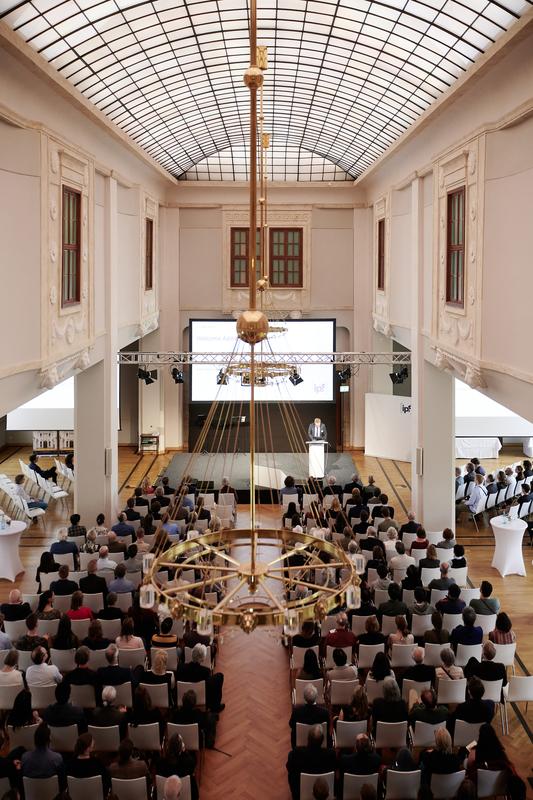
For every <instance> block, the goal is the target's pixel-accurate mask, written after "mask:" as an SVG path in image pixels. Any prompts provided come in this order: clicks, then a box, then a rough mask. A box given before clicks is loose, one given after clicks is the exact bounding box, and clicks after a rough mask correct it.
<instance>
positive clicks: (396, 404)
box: [365, 393, 411, 461]
mask: <svg viewBox="0 0 533 800" xmlns="http://www.w3.org/2000/svg"><path fill="white" fill-rule="evenodd" d="M365 455H366V456H375V457H377V458H392V459H395V460H397V461H411V398H410V397H395V396H393V395H390V394H375V393H369V394H367V395H366V403H365Z"/></svg>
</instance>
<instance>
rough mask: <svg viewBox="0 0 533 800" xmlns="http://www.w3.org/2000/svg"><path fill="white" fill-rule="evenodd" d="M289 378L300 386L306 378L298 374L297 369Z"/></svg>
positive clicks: (294, 384)
mask: <svg viewBox="0 0 533 800" xmlns="http://www.w3.org/2000/svg"><path fill="white" fill-rule="evenodd" d="M289 380H290V382H291V383H292V385H293V386H298V384H299V383H303V382H304V379H303V378H302V376H301V375H299V374H298V371H297V370H294V372H293V373H292V375H289Z"/></svg>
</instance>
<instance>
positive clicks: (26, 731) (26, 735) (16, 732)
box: [7, 722, 77, 751]
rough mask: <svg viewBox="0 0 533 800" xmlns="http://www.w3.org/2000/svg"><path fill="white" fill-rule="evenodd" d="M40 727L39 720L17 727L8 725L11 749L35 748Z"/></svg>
mask: <svg viewBox="0 0 533 800" xmlns="http://www.w3.org/2000/svg"><path fill="white" fill-rule="evenodd" d="M38 727H39V723H38V722H36V723H35V725H23V726H22V727H21V728H16V729H15V728H13V727H12V726H11V725H8V726H7V732H8V735H9V750H10V751H11V750H14V749H15V748H16V747H24V749H25V750H33V749H34V747H35V743H34V736H35V731H36V730H37V728H38ZM76 736H77V729H76Z"/></svg>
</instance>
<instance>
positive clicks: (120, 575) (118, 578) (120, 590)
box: [109, 562, 135, 594]
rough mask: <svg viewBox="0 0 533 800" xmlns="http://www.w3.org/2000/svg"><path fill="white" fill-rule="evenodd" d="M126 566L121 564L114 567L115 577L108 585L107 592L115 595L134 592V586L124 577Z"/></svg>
mask: <svg viewBox="0 0 533 800" xmlns="http://www.w3.org/2000/svg"><path fill="white" fill-rule="evenodd" d="M125 576H126V566H125V564H124V563H123V562H121V563H120V564H117V566H116V567H115V577H114V578H113V580H112V581H111V582H110V584H109V591H110V592H114V593H115V594H126V593H128V592H129V593H130V594H131V593H132V592H134V591H135V586H134V585H133V583H132V582H131V581H129V580H128V579H127V578H126V577H125Z"/></svg>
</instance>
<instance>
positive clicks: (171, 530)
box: [128, 511, 220, 550]
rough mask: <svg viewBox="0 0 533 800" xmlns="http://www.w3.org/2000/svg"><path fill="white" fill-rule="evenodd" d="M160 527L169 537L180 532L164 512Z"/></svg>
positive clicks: (212, 518)
mask: <svg viewBox="0 0 533 800" xmlns="http://www.w3.org/2000/svg"><path fill="white" fill-rule="evenodd" d="M214 519H215V517H211V522H210V523H209V526H211V523H213V520H214ZM216 519H218V517H216ZM161 527H162V528H163V530H165V531H166V532H167V533H168V535H169V536H178V535H179V532H180V527H179V525H177V524H176V523H175V522H173V520H171V519H170V515H169V514H168V512H166V511H165V513H164V514H163V516H162V517H161ZM209 530H211V531H212V530H213V528H211V527H209ZM218 530H220V528H218ZM130 547H135V545H134V544H133V545H130ZM128 550H129V548H128Z"/></svg>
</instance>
